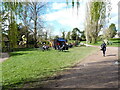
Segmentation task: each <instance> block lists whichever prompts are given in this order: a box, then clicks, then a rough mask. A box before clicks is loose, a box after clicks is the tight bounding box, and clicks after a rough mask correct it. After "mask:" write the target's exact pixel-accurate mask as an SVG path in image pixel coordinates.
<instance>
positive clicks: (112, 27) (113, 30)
mask: <svg viewBox="0 0 120 90" xmlns="http://www.w3.org/2000/svg"><path fill="white" fill-rule="evenodd" d="M116 32H117V30H116V26H115V24H113V23H112V24H111V25H110V26H109V28H108V29H106V30H105V32H104V37H105V38H106V39H110V38H113V37H114V36H115V35H116Z"/></svg>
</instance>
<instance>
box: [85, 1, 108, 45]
mask: <svg viewBox="0 0 120 90" xmlns="http://www.w3.org/2000/svg"><path fill="white" fill-rule="evenodd" d="M106 6H107V3H106V2H104V1H101V2H98V1H97V2H96V1H94V0H92V1H91V2H90V3H89V4H88V6H87V15H88V16H89V17H88V16H86V17H87V18H86V23H87V24H86V39H87V40H88V41H89V42H92V43H96V42H97V37H98V33H99V32H100V30H101V28H103V27H104V25H105V24H106V23H105V19H106V17H107V16H106Z"/></svg>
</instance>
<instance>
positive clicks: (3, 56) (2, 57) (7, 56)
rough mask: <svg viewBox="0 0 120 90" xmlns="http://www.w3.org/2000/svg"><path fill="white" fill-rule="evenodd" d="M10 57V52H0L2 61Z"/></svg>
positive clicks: (0, 60)
mask: <svg viewBox="0 0 120 90" xmlns="http://www.w3.org/2000/svg"><path fill="white" fill-rule="evenodd" d="M8 58H9V55H8V53H0V62H3V61H5V60H7V59H8Z"/></svg>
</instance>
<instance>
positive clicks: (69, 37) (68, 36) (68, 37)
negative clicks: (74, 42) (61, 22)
mask: <svg viewBox="0 0 120 90" xmlns="http://www.w3.org/2000/svg"><path fill="white" fill-rule="evenodd" d="M70 34H71V32H70V31H69V32H68V33H67V35H66V39H68V40H70V39H71V35H70Z"/></svg>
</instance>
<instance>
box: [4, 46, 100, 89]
mask: <svg viewBox="0 0 120 90" xmlns="http://www.w3.org/2000/svg"><path fill="white" fill-rule="evenodd" d="M96 50H98V49H97V48H93V47H74V48H72V49H69V51H68V52H59V51H57V50H50V51H45V52H42V51H40V50H38V49H25V50H20V51H16V52H12V53H10V55H11V57H10V58H9V59H8V60H6V61H5V62H3V63H2V71H3V73H2V75H3V86H4V87H14V86H16V85H19V84H24V83H26V82H29V81H33V80H37V79H42V78H46V77H49V76H52V75H53V74H55V73H56V72H57V71H60V70H63V69H64V68H65V67H69V66H72V65H74V64H75V63H77V62H79V61H80V60H82V59H83V58H85V57H86V56H88V55H90V54H91V53H93V52H95V51H96Z"/></svg>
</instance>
